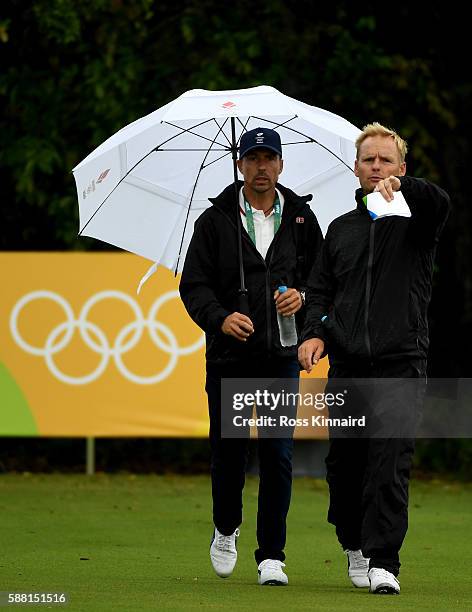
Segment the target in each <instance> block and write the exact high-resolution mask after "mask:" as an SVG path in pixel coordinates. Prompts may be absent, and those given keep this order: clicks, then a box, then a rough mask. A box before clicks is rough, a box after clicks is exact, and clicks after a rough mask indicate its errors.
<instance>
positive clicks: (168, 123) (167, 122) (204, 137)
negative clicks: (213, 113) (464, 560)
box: [162, 119, 225, 147]
mask: <svg viewBox="0 0 472 612" xmlns="http://www.w3.org/2000/svg"><path fill="white" fill-rule="evenodd" d="M209 121H211V119H209ZM162 123H166V124H167V125H171V126H172V127H175V128H177V129H178V130H182V131H181V133H180V134H176V136H182V134H185V133H187V134H192V135H193V136H198V138H202V139H203V140H208V142H211V143H212V144H214V142H215V141H214V140H211V138H207V137H206V136H202V135H201V134H197V133H196V132H192V130H193V129H195V128H196V127H199V126H200V125H203V124H204V123H208V121H203V122H202V123H199V124H198V125H194V126H192V127H190V128H183V127H180V125H175V124H174V123H170V121H163V122H162ZM217 125H218V124H217ZM218 133H219V132H218ZM167 142H169V141H167ZM162 144H166V143H165V142H163V143H162ZM218 144H219V145H220V147H224V146H225V145H224V144H221V142H219V143H218ZM210 146H211V145H210Z"/></svg>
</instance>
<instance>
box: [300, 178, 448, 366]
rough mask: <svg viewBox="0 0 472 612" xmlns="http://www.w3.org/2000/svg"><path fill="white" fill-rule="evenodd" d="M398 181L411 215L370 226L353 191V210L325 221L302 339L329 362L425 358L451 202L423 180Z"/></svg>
mask: <svg viewBox="0 0 472 612" xmlns="http://www.w3.org/2000/svg"><path fill="white" fill-rule="evenodd" d="M398 178H399V179H400V181H401V191H402V193H403V195H404V197H405V199H406V201H407V203H408V205H409V207H410V210H411V214H412V216H411V217H410V218H406V217H384V218H381V219H378V220H376V221H373V220H372V219H371V217H370V215H369V212H368V210H367V208H366V206H365V204H364V202H363V201H362V197H363V195H364V194H363V191H362V189H358V190H357V191H356V201H357V208H356V209H354V210H352V211H350V212H348V213H347V214H345V215H342V216H341V217H338V218H337V219H335V220H334V221H333V222H332V223H331V224H330V226H329V228H328V231H327V234H326V239H325V242H324V245H323V249H322V254H321V257H320V259H319V261H318V263H317V265H316V266H314V268H313V270H312V273H311V275H310V279H309V283H308V284H309V287H308V290H307V312H306V320H305V326H304V330H303V334H302V338H301V339H302V340H306V339H308V338H314V337H317V338H321V339H323V340H324V341H325V343H326V346H325V351H326V352H328V353H329V358H330V362H332V363H336V362H341V363H342V362H346V361H351V360H353V359H356V360H363V361H366V362H370V363H373V362H375V361H378V360H391V359H404V358H408V359H409V358H419V359H425V358H426V356H427V350H428V345H429V338H428V320H427V309H428V304H429V301H430V298H431V289H432V275H433V263H434V256H435V251H436V245H437V242H438V240H439V236H440V234H441V231H442V229H443V227H444V224H445V222H446V219H447V217H448V214H449V210H450V200H449V196H448V195H447V193H446V192H444V191H443V190H442V189H440V188H439V187H437V186H436V185H433V184H432V183H430V182H428V181H426V180H424V179H418V178H412V177H409V176H400V177H398ZM322 319H323V321H322Z"/></svg>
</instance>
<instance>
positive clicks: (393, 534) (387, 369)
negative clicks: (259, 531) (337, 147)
mask: <svg viewBox="0 0 472 612" xmlns="http://www.w3.org/2000/svg"><path fill="white" fill-rule="evenodd" d="M356 148H357V159H356V162H355V174H356V176H357V177H358V179H359V182H360V186H361V188H360V189H358V190H357V191H356V201H357V208H356V209H355V210H353V211H351V212H348V213H346V214H344V215H342V216H341V217H338V218H337V219H335V220H334V221H333V222H332V223H331V224H330V226H329V228H328V231H327V234H326V240H325V242H324V244H323V249H322V255H321V257H320V259H319V265H317V266H315V269H314V270H313V275H312V277H310V287H309V291H308V296H307V297H308V299H307V316H306V324H305V328H304V330H303V339H304V340H305V341H304V342H303V344H302V345H301V346H300V349H299V357H300V363H301V364H302V367H303V368H304V369H306V370H307V371H308V372H310V371H311V369H312V367H313V364H314V363H317V361H318V359H319V358H320V357H321V356H322V355H323V353H324V351H325V350H327V352H328V354H329V360H330V370H329V378H330V380H331V381H332V384H335V382H336V379H347V378H352V379H355V380H353V381H352V384H353V386H352V387H351V388H350V392H351V390H354V391H358V389H359V386H358V383H356V382H355V381H356V380H359V379H363V382H362V383H359V384H366V383H368V388H369V394H364V396H363V401H364V400H365V405H364V406H363V407H362V408H363V409H364V410H365V409H366V408H367V407H368V406H369V407H370V408H371V409H372V407H374V409H375V415H373V416H374V417H376V420H377V424H376V427H378V426H379V419H378V417H379V414H380V413H382V415H383V416H384V415H388V419H383V421H384V422H383V423H381V424H380V426H381V427H384V429H383V430H382V429H380V431H381V432H383V434H384V435H382V436H377V435H373V434H374V433H377V432H375V431H374V430H371V431H370V432H369V435H368V436H364V437H363V438H362V439H354V438H349V437H348V438H346V439H341V438H339V437H336V436H334V437H333V436H331V431H330V438H331V440H330V450H329V453H328V457H327V458H326V466H327V480H328V483H329V489H330V507H329V512H328V520H329V522H330V523H333V524H334V525H335V526H336V534H337V536H338V539H339V542H340V543H341V545H342V547H343V548H344V550H345V551H346V553H347V556H348V567H349V570H348V573H349V577H350V578H351V580H352V582H353V584H354V585H355V586H357V587H370V591H371V592H372V593H380V594H382V593H387V594H388V593H392V594H398V593H399V592H400V584H399V582H398V580H397V576H398V573H399V569H400V560H399V551H400V548H401V545H402V542H403V539H404V537H405V534H406V531H407V527H408V482H409V472H410V466H411V459H412V455H413V449H414V436H415V432H414V427H411V428H410V429H408V427H403V428H402V427H400V429H399V431H400V432H404V433H405V435H397V432H398V429H393V428H392V427H391V425H392V424H393V425H395V426H398V424H400V425H402V422H404V421H405V422H412V423H414V422H415V415H416V414H418V413H419V411H420V408H421V399H422V394H423V391H424V383H422V382H421V381H422V380H423V381H424V379H425V376H426V357H427V349H428V344H429V340H428V322H427V308H428V304H429V301H430V298H431V290H432V275H433V265H434V256H435V251H436V246H437V243H438V240H439V237H440V234H441V232H442V229H443V227H444V224H445V222H446V219H447V216H448V213H449V207H450V202H449V196H448V195H447V194H446V193H445V192H444V191H443V190H442V189H440V188H439V187H437V186H436V185H434V184H432V183H430V182H429V181H427V180H424V179H419V178H414V177H410V176H406V163H405V154H406V143H405V141H404V140H403V139H402V138H400V136H398V134H396V133H395V132H394V131H393V130H390V129H388V128H386V127H384V126H382V125H380V124H378V123H373V124H370V125H367V126H366V127H365V128H364V130H363V131H362V133H361V134H360V136H359V137H358V138H357V141H356ZM400 190H401V192H402V194H403V196H404V198H405V200H406V203H407V205H408V207H409V210H408V211H407V214H404V215H402V216H399V215H398V212H393V211H392V209H389V207H388V206H387V205H386V204H385V203H383V204H382V206H383V208H385V209H386V211H385V212H386V214H384V213H383V214H382V215H378V216H376V215H375V214H374V213H373V211H371V210H370V209H369V208H368V207H367V205H366V201H365V196H366V195H367V198H369V197H370V196H369V195H368V194H372V193H373V192H379V193H380V194H381V196H383V198H384V200H385V201H386V202H387V203H390V202H392V201H394V199H395V198H394V194H396V193H397V192H399V191H400ZM374 196H375V194H374ZM399 200H400V198H398V197H397V201H399ZM380 201H382V198H380ZM367 202H368V200H367ZM325 342H326V346H325ZM391 378H394V379H397V382H396V383H394V384H393V385H392V384H389V382H388V379H391ZM367 379H370V380H367ZM373 379H375V380H373ZM382 379H385V380H382ZM416 381H418V382H417V383H416ZM341 383H342V385H345V381H341ZM379 387H380V388H381V389H382V390H385V389H387V390H388V392H389V394H390V395H389V396H388V395H386V394H385V393H383V392H382V394H381V395H380V394H379V392H378V391H379ZM341 388H342V387H341ZM411 391H413V393H411ZM356 397H358V396H356ZM376 398H379V399H380V401H379V399H376ZM348 401H349V400H348ZM386 404H388V406H391V407H392V408H393V409H392V410H391V411H390V412H388V411H387V410H386ZM351 405H352V404H351ZM388 406H387V407H388ZM373 422H374V423H375V420H374V421H373ZM385 426H386V428H385Z"/></svg>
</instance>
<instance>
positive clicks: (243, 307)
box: [231, 117, 249, 316]
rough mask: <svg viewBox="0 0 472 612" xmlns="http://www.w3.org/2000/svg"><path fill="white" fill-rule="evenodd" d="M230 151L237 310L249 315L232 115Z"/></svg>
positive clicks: (234, 129) (232, 118)
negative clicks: (236, 243) (236, 249)
mask: <svg viewBox="0 0 472 612" xmlns="http://www.w3.org/2000/svg"><path fill="white" fill-rule="evenodd" d="M231 153H232V155H233V175H234V195H235V202H236V227H237V228H238V263H239V291H238V293H239V312H240V313H241V314H244V315H246V316H249V300H248V296H247V289H246V281H245V278H244V265H243V237H242V232H241V225H242V223H241V215H240V213H239V193H238V168H237V165H236V156H237V146H236V128H235V122H234V117H231Z"/></svg>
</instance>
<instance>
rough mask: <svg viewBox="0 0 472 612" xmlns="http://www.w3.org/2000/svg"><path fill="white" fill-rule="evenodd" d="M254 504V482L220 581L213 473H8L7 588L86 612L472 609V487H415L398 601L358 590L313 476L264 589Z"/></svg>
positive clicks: (1, 537)
mask: <svg viewBox="0 0 472 612" xmlns="http://www.w3.org/2000/svg"><path fill="white" fill-rule="evenodd" d="M256 500H257V480H256V479H254V478H249V479H248V482H247V486H246V495H245V521H244V524H243V526H242V529H241V537H240V539H239V547H238V549H239V560H238V564H237V566H236V570H235V572H234V574H233V576H232V577H231V578H228V579H226V580H222V579H221V578H218V577H217V576H215V575H214V574H213V570H212V568H211V565H210V560H209V556H208V548H209V542H210V536H211V529H212V527H211V514H210V487H209V480H208V479H207V478H206V477H201V476H196V477H195V476H159V477H157V476H133V475H117V476H107V475H102V474H98V475H96V476H94V477H87V476H82V475H73V476H70V475H28V474H26V475H13V474H7V475H3V476H0V591H16V592H67V593H68V594H69V596H70V600H71V601H70V604H69V605H68V606H67V607H65V609H67V610H84V611H94V610H129V611H140V610H202V611H204V610H226V611H232V610H251V611H256V610H286V611H288V612H290V611H291V610H326V611H330V612H331V611H337V610H375V611H378V610H395V611H397V610H412V611H413V610H441V611H442V610H448V609H451V610H469V611H470V610H472V578H471V576H472V553H471V551H472V516H471V513H472V486H471V485H470V484H468V485H464V484H450V483H449V484H448V483H444V482H429V483H422V482H421V483H420V482H414V483H413V484H412V489H411V504H410V507H411V512H410V531H409V533H408V536H407V540H406V542H405V545H404V547H403V554H402V562H403V566H402V572H401V574H400V582H401V587H402V593H401V595H400V596H398V597H393V596H390V597H385V596H384V597H381V596H373V595H369V594H368V593H367V591H366V590H357V589H354V588H353V587H351V586H350V582H349V581H348V580H347V577H346V561H345V557H344V555H343V554H342V552H341V550H340V548H339V546H338V545H337V542H336V539H335V536H334V530H333V528H332V527H331V526H330V525H328V524H327V523H326V520H325V516H326V508H327V501H328V498H327V489H326V485H325V483H324V482H322V481H319V480H311V479H298V480H295V482H294V491H293V498H292V507H291V511H290V515H289V526H288V544H287V548H286V553H287V567H286V570H287V573H288V576H289V579H290V584H289V586H288V587H286V588H281V587H279V588H276V587H260V586H258V585H257V575H256V565H255V562H254V561H253V550H254V548H255V516H256ZM30 607H35V606H30ZM44 607H45V606H44ZM44 607H43V609H44ZM61 607H62V606H51V607H50V608H47V609H60V608H61ZM63 609H64V608H63Z"/></svg>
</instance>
